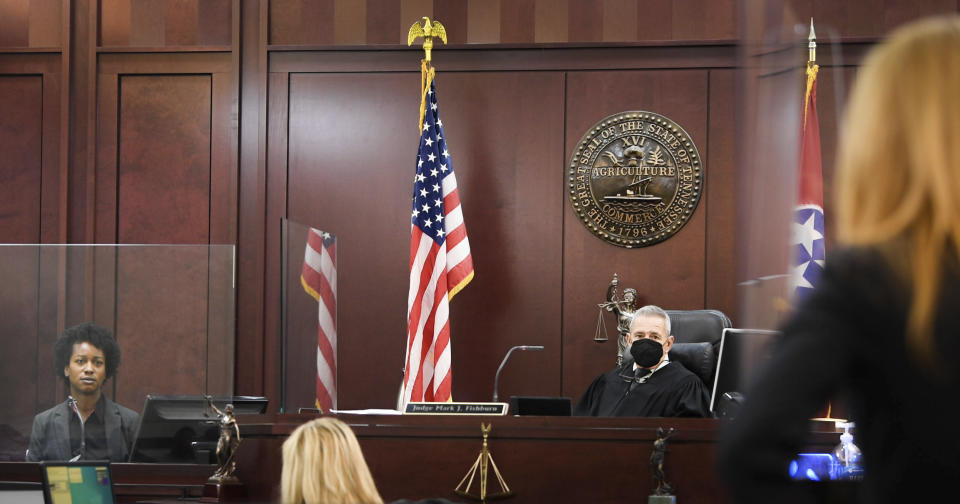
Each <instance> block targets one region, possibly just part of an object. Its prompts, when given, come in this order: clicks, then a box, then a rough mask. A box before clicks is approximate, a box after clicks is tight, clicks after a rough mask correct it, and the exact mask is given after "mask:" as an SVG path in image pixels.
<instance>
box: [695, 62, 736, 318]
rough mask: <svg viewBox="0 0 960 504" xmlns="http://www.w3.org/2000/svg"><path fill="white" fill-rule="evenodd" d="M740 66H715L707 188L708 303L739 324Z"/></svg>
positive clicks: (707, 306)
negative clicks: (736, 67)
mask: <svg viewBox="0 0 960 504" xmlns="http://www.w3.org/2000/svg"><path fill="white" fill-rule="evenodd" d="M735 81H736V71H735V70H711V71H710V90H709V105H708V106H709V107H710V110H709V118H710V124H709V125H708V128H709V130H708V135H709V136H708V149H707V150H708V152H709V157H707V158H705V159H706V160H707V164H706V166H705V170H704V173H705V181H704V191H705V192H704V194H705V200H704V201H702V202H701V203H700V204H701V205H704V204H705V205H706V211H707V230H706V231H707V245H706V247H707V248H706V293H705V299H704V307H705V308H710V309H715V310H720V311H722V312H724V313H726V314H727V316H728V317H730V318H731V319H732V320H733V325H734V326H737V320H736V315H737V302H736V301H737V291H736V282H737V278H736V274H735V272H734V269H733V268H732V267H731V265H732V264H734V263H735V262H736V261H735V257H736V253H737V252H736V227H737V222H736V215H737V214H736V211H737V194H738V191H737V165H736V129H737V128H736V125H737V124H739V120H738V111H737V110H736V82H735Z"/></svg>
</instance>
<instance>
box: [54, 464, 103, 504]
mask: <svg viewBox="0 0 960 504" xmlns="http://www.w3.org/2000/svg"><path fill="white" fill-rule="evenodd" d="M41 472H42V473H43V497H44V500H45V501H46V502H47V504H71V503H74V502H98V503H102V504H113V502H114V500H113V478H111V476H110V463H109V462H107V461H105V460H100V461H97V460H90V461H82V462H44V463H42V465H41Z"/></svg>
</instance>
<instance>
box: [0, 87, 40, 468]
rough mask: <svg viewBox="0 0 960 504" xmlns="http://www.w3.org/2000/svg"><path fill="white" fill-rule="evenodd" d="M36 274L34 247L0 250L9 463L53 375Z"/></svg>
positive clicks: (1, 452) (0, 414) (1, 375)
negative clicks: (44, 349) (42, 379)
mask: <svg viewBox="0 0 960 504" xmlns="http://www.w3.org/2000/svg"><path fill="white" fill-rule="evenodd" d="M3 80H5V79H0V82H2V81H3ZM0 86H3V84H0ZM26 189H29V186H27V187H26ZM38 217H39V216H38ZM38 271H39V251H38V250H37V249H36V248H33V247H0V275H2V278H3V284H4V285H3V288H2V289H0V334H2V335H3V336H2V337H0V341H2V343H3V347H4V352H3V353H4V360H5V361H6V362H5V363H4V365H3V366H0V380H3V381H4V383H8V384H11V386H8V387H3V388H2V391H0V400H2V401H3V404H5V405H6V406H4V408H3V409H2V411H0V426H2V427H0V428H2V429H3V431H4V432H3V436H2V437H3V439H4V442H0V458H5V457H12V456H14V455H16V454H18V453H19V455H20V457H19V458H17V459H13V458H10V459H12V460H23V452H24V450H26V449H27V447H26V446H23V442H22V441H23V440H24V439H27V438H29V437H30V426H31V425H32V422H33V415H34V414H36V412H37V406H38V405H37V395H38V385H37V382H38V378H39V374H40V373H43V374H45V375H48V376H49V375H50V374H51V373H52V366H51V365H50V357H49V354H48V355H44V356H43V357H44V358H41V356H40V355H39V353H38V347H39V345H38V342H39V339H40V335H39V334H38V330H37V324H38V317H37V315H38V310H39V306H38V305H37V295H38V291H39V282H38ZM14 433H16V434H17V435H14Z"/></svg>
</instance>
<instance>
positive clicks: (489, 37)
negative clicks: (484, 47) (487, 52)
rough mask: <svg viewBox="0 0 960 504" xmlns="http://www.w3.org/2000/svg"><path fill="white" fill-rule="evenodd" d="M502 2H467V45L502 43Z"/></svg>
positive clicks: (477, 0)
mask: <svg viewBox="0 0 960 504" xmlns="http://www.w3.org/2000/svg"><path fill="white" fill-rule="evenodd" d="M500 35H501V34H500V2H499V1H498V0H471V1H470V2H467V43H469V44H493V43H496V42H499V41H500Z"/></svg>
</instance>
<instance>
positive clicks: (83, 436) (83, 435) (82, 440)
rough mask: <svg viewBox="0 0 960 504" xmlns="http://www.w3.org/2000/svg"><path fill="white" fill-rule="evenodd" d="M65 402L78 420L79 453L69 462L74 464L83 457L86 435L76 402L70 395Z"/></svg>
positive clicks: (85, 448) (85, 447)
mask: <svg viewBox="0 0 960 504" xmlns="http://www.w3.org/2000/svg"><path fill="white" fill-rule="evenodd" d="M67 402H68V403H70V407H71V408H72V409H73V412H74V413H76V414H77V418H78V419H79V420H80V453H78V454H77V455H76V456H75V457H73V458H72V459H70V462H74V461H77V460H80V458H81V457H83V455H84V453H86V451H87V435H86V432H85V429H84V424H83V415H81V414H80V407H79V406H77V400H76V399H74V398H73V396H72V395H68V396H67Z"/></svg>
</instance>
